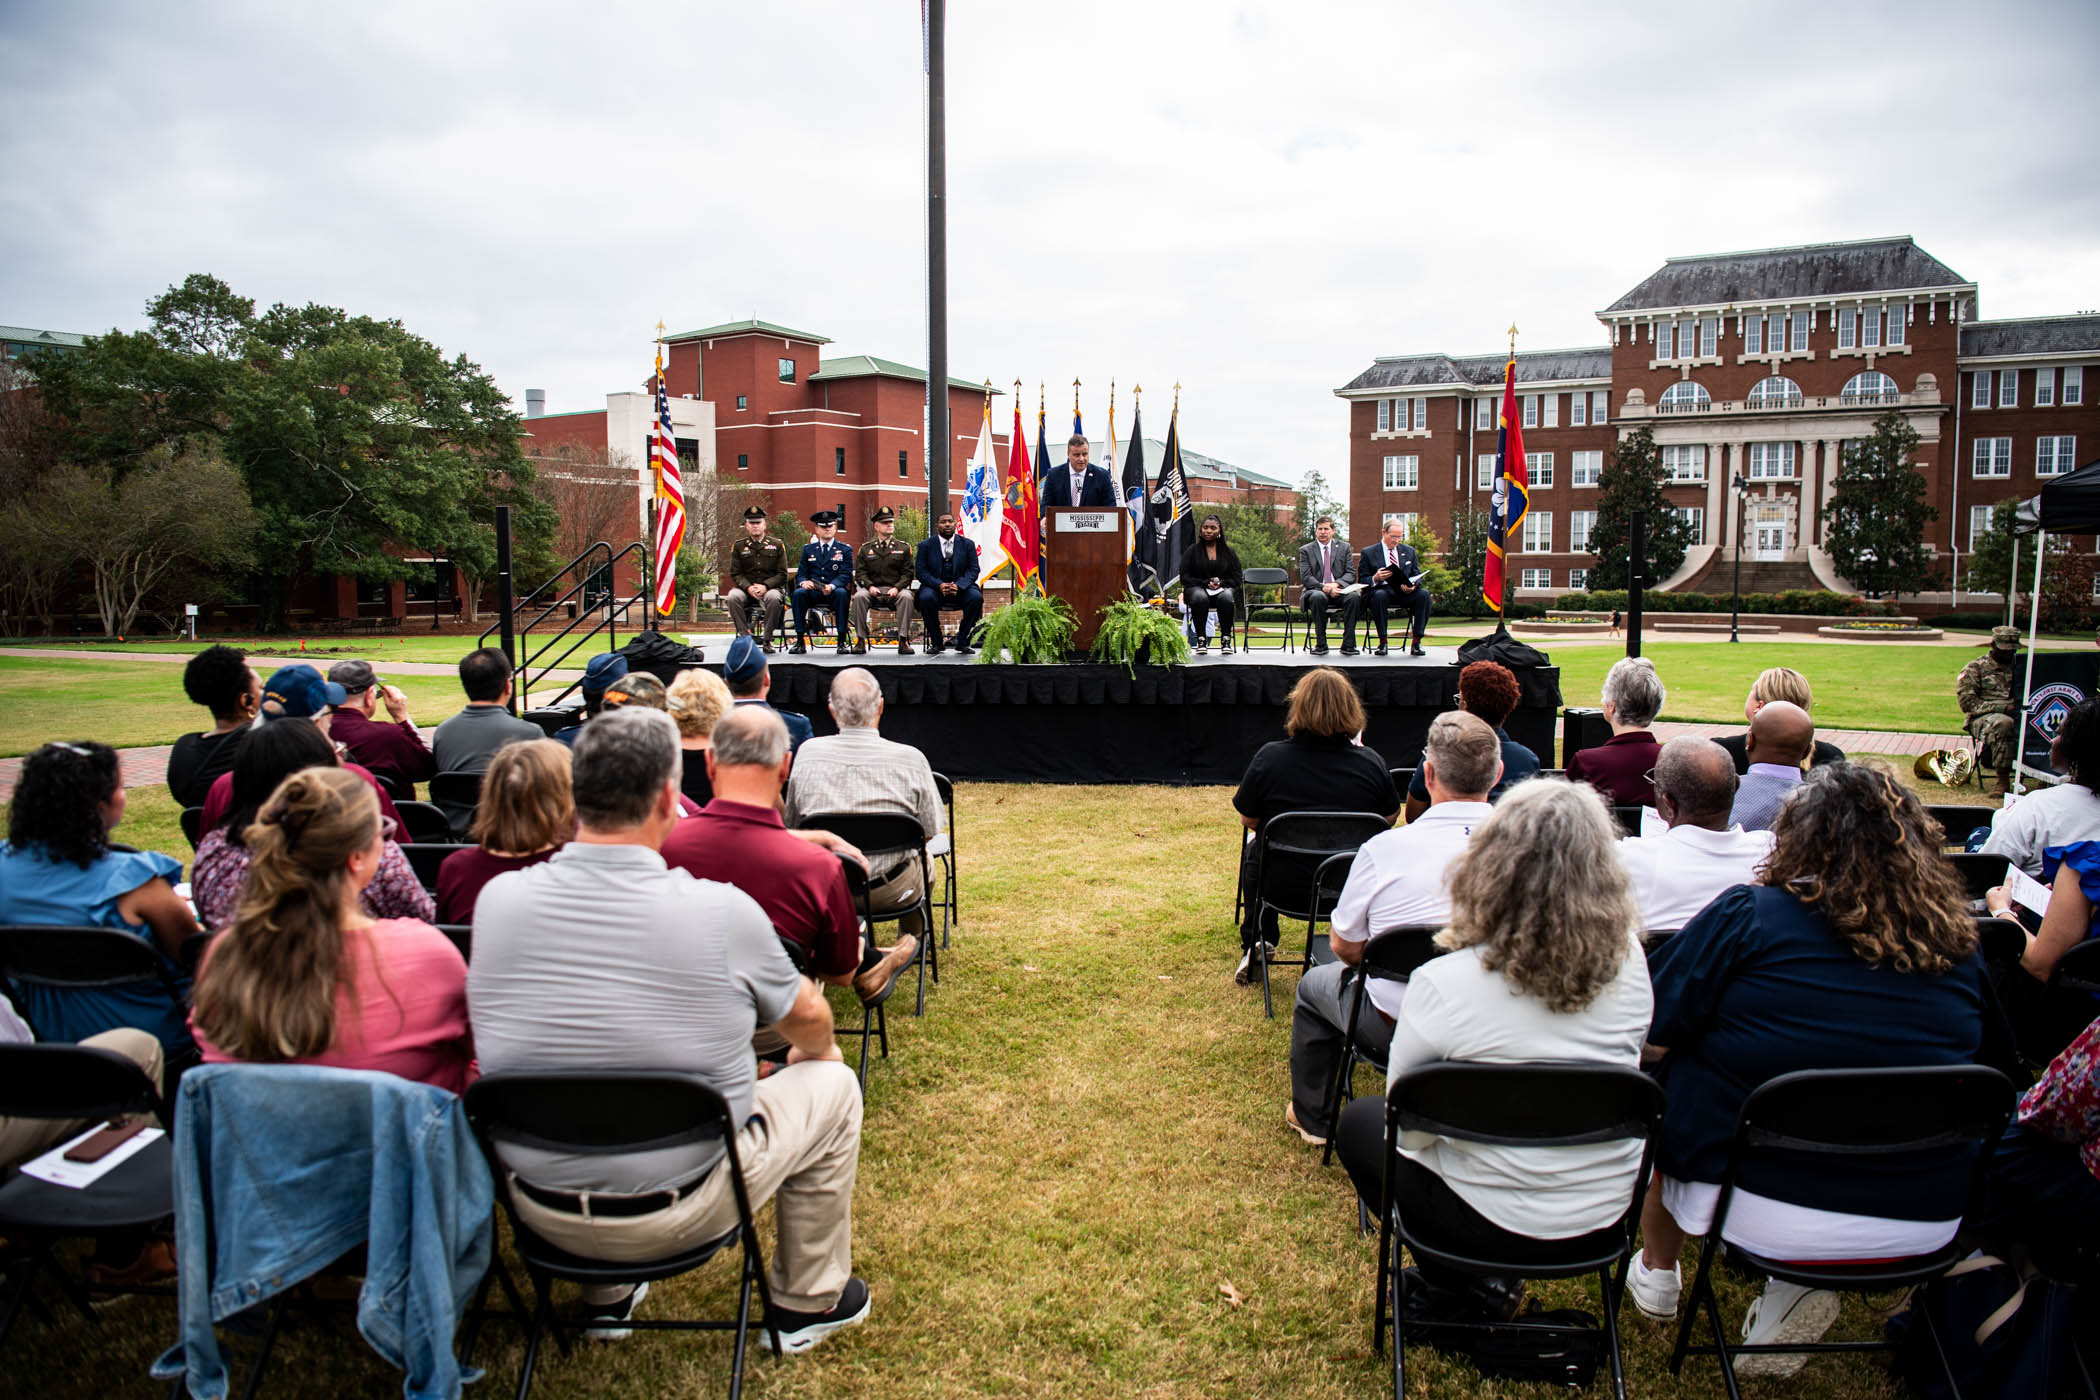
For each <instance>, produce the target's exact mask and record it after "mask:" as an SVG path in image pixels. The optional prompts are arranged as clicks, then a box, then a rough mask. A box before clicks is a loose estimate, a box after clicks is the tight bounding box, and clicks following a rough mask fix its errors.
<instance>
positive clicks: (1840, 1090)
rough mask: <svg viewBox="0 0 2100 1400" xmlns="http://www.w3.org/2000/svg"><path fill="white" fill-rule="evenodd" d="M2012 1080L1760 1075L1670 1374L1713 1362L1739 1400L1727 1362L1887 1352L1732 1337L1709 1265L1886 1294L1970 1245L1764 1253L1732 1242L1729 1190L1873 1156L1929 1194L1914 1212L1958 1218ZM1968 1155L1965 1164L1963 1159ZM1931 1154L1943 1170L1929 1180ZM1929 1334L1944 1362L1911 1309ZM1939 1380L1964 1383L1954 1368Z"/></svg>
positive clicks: (1885, 1345) (1981, 1173) (1969, 1200)
mask: <svg viewBox="0 0 2100 1400" xmlns="http://www.w3.org/2000/svg"><path fill="white" fill-rule="evenodd" d="M2014 1097H2015V1095H2014V1091H2013V1086H2012V1081H2010V1080H2009V1079H2007V1078H2006V1077H2005V1076H2004V1075H2002V1074H2000V1073H1998V1071H1996V1070H1994V1069H1986V1068H1985V1067H1983V1066H1982V1065H1930V1066H1923V1067H1917V1068H1906V1069H1863V1070H1855V1069H1812V1070H1800V1071H1797V1072H1796V1073H1793V1074H1782V1075H1780V1076H1779V1077H1778V1078H1776V1079H1770V1080H1767V1081H1766V1082H1765V1083H1764V1084H1762V1085H1760V1086H1759V1087H1758V1088H1757V1089H1756V1091H1754V1092H1753V1093H1752V1094H1751V1095H1750V1097H1749V1098H1747V1099H1745V1100H1744V1101H1743V1108H1742V1112H1741V1113H1740V1114H1739V1115H1738V1116H1737V1118H1736V1129H1735V1141H1734V1143H1733V1144H1732V1145H1731V1146H1730V1148H1729V1152H1728V1167H1727V1170H1726V1171H1725V1172H1724V1173H1723V1174H1722V1177H1721V1195H1720V1198H1719V1199H1718V1200H1717V1201H1716V1202H1715V1203H1714V1219H1713V1225H1712V1226H1711V1227H1710V1228H1709V1229H1708V1230H1707V1232H1706V1239H1705V1241H1704V1242H1703V1243H1702V1245H1701V1247H1700V1252H1699V1273H1698V1276H1697V1277H1696V1278H1695V1279H1694V1280H1693V1282H1692V1290H1691V1294H1690V1296H1689V1298H1688V1299H1687V1300H1686V1306H1685V1308H1684V1317H1683V1320H1682V1321H1680V1322H1679V1323H1678V1326H1677V1344H1676V1346H1675V1348H1673V1349H1672V1351H1671V1353H1670V1374H1671V1375H1673V1376H1674V1375H1676V1374H1677V1373H1678V1372H1679V1370H1680V1369H1682V1367H1683V1366H1684V1359H1685V1357H1687V1356H1712V1357H1716V1358H1718V1359H1719V1360H1720V1363H1721V1380H1722V1382H1723V1383H1724V1384H1725V1385H1726V1386H1727V1388H1728V1395H1729V1400H1741V1395H1742V1392H1741V1390H1740V1389H1738V1387H1737V1385H1736V1378H1735V1360H1734V1358H1735V1357H1738V1356H1751V1355H1762V1354H1766V1353H1783V1354H1788V1355H1796V1354H1802V1353H1812V1352H1829V1351H1888V1350H1891V1349H1892V1344H1891V1343H1889V1342H1886V1341H1878V1342H1800V1343H1793V1344H1790V1345H1781V1344H1777V1343H1763V1344H1760V1345H1757V1346H1751V1345H1749V1344H1747V1343H1735V1344H1731V1343H1730V1342H1729V1341H1728V1340H1727V1335H1726V1333H1727V1329H1726V1328H1725V1327H1724V1326H1723V1325H1722V1323H1721V1309H1720V1305H1719V1303H1718V1302H1716V1301H1715V1298H1714V1277H1713V1276H1714V1267H1715V1265H1716V1264H1717V1263H1719V1256H1720V1254H1721V1252H1722V1251H1723V1250H1724V1249H1725V1250H1727V1251H1728V1252H1729V1253H1730V1254H1731V1255H1732V1256H1733V1257H1734V1259H1735V1260H1736V1261H1737V1262H1739V1263H1741V1264H1742V1265H1743V1266H1744V1267H1745V1268H1747V1269H1749V1270H1751V1271H1752V1272H1755V1273H1761V1274H1769V1275H1771V1276H1772V1277H1773V1278H1777V1279H1781V1280H1783V1281H1785V1282H1787V1283H1795V1284H1800V1285H1802V1286H1803V1287H1807V1288H1827V1289H1834V1290H1839V1291H1844V1292H1853V1293H1876V1292H1886V1291H1888V1290H1891V1289H1896V1288H1905V1287H1909V1286H1910V1285H1913V1284H1921V1283H1925V1282H1928V1281H1929V1280H1932V1279H1935V1278H1938V1277H1939V1276H1940V1275H1941V1274H1943V1273H1945V1272H1946V1271H1947V1269H1948V1267H1949V1266H1951V1265H1952V1264H1954V1263H1955V1262H1956V1261H1957V1260H1959V1259H1960V1258H1961V1257H1962V1255H1963V1254H1964V1253H1966V1252H1967V1248H1968V1246H1967V1245H1966V1244H1964V1243H1962V1242H1961V1240H1960V1233H1961V1232H1960V1231H1959V1230H1958V1229H1957V1230H1955V1231H1954V1232H1953V1233H1952V1236H1951V1237H1950V1238H1949V1239H1948V1240H1947V1242H1946V1243H1945V1244H1943V1245H1941V1246H1939V1247H1938V1248H1937V1249H1929V1250H1926V1251H1925V1252H1923V1253H1921V1254H1914V1255H1910V1256H1907V1257H1904V1258H1896V1259H1872V1260H1860V1261H1851V1260H1834V1261H1831V1262H1828V1263H1823V1262H1803V1261H1800V1260H1786V1259H1772V1258H1767V1257H1765V1256H1764V1255H1761V1254H1755V1253H1752V1252H1751V1251H1750V1250H1747V1249H1745V1248H1743V1247H1742V1246H1741V1245H1739V1244H1735V1243H1733V1242H1731V1241H1729V1239H1728V1211H1729V1207H1730V1206H1731V1205H1732V1204H1733V1203H1734V1200H1735V1191H1736V1186H1737V1184H1738V1183H1739V1182H1741V1181H1742V1180H1743V1179H1744V1177H1745V1176H1753V1177H1754V1176H1755V1175H1756V1174H1757V1173H1758V1172H1759V1171H1760V1170H1761V1169H1764V1168H1768V1167H1770V1166H1772V1165H1774V1164H1784V1165H1785V1166H1790V1167H1792V1168H1794V1169H1795V1170H1797V1171H1798V1170H1800V1169H1801V1168H1802V1166H1803V1165H1804V1164H1805V1163H1807V1162H1809V1161H1811V1160H1813V1161H1814V1162H1815V1164H1816V1166H1817V1167H1818V1169H1819V1170H1821V1171H1823V1172H1825V1173H1828V1174H1830V1175H1832V1176H1842V1175H1845V1174H1847V1173H1849V1172H1852V1171H1855V1170H1857V1169H1858V1168H1860V1167H1862V1166H1868V1165H1871V1164H1873V1163H1874V1162H1876V1161H1877V1160H1879V1161H1883V1162H1887V1163H1889V1164H1890V1165H1899V1166H1901V1167H1903V1168H1904V1169H1905V1174H1906V1175H1907V1176H1909V1177H1910V1178H1911V1179H1912V1180H1914V1181H1915V1180H1922V1181H1925V1182H1926V1183H1927V1189H1930V1190H1932V1191H1933V1192H1935V1196H1934V1199H1932V1200H1919V1201H1906V1202H1905V1203H1904V1204H1905V1206H1906V1207H1907V1208H1908V1209H1910V1210H1911V1211H1912V1213H1913V1214H1914V1216H1915V1218H1919V1219H1928V1220H1954V1219H1958V1218H1961V1217H1964V1216H1966V1215H1968V1214H1969V1213H1970V1212H1971V1211H1973V1210H1974V1209H1975V1207H1976V1204H1977V1202H1978V1201H1979V1200H1980V1199H1981V1196H1982V1192H1983V1182H1984V1177H1985V1174H1986V1171H1987V1169H1988V1167H1989V1165H1990V1157H1991V1145H1992V1144H1993V1143H1995V1142H1996V1141H1997V1140H1998V1137H1999V1135H2000V1134H2001V1133H2003V1132H2004V1131H2005V1124H2006V1121H2007V1120H2008V1119H2009V1118H2011V1116H2012V1110H2013V1100H2014ZM1964 1159H1967V1160H1964ZM1935 1160H1937V1161H1938V1162H1939V1163H1940V1164H1941V1165H1942V1166H1944V1167H1945V1168H1946V1170H1944V1171H1942V1172H1939V1173H1938V1176H1939V1177H1940V1178H1941V1179H1940V1180H1939V1181H1938V1182H1933V1181H1932V1176H1933V1175H1934V1173H1933V1172H1932V1171H1931V1168H1932V1166H1933V1165H1934V1162H1935ZM1702 1309H1703V1310H1704V1311H1705V1314H1706V1318H1707V1322H1708V1325H1709V1326H1711V1327H1712V1329H1713V1337H1714V1342H1713V1345H1712V1346H1696V1347H1695V1346H1693V1345H1692V1326H1693V1324H1694V1322H1695V1321H1696V1320H1697V1318H1698V1316H1699V1314H1700V1312H1701V1310H1702ZM1916 1316H1918V1317H1919V1318H1920V1319H1922V1321H1923V1325H1924V1327H1925V1329H1926V1334H1927V1335H1928V1336H1930V1337H1931V1338H1932V1343H1933V1348H1934V1350H1935V1352H1937V1354H1938V1355H1939V1358H1940V1363H1941V1366H1942V1368H1943V1369H1946V1365H1947V1356H1946V1351H1945V1348H1944V1346H1943V1345H1942V1344H1941V1341H1940V1337H1939V1334H1938V1333H1937V1332H1936V1331H1935V1330H1934V1329H1933V1325H1932V1318H1931V1315H1930V1311H1929V1310H1928V1309H1922V1308H1921V1309H1918V1310H1916ZM1947 1382H1948V1385H1949V1386H1950V1388H1952V1389H1953V1390H1954V1392H1955V1393H1956V1394H1959V1393H1960V1385H1959V1383H1957V1382H1956V1381H1955V1378H1954V1375H1953V1373H1952V1371H1951V1370H1948V1371H1947Z"/></svg>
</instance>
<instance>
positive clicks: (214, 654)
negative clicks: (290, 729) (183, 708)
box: [168, 647, 262, 807]
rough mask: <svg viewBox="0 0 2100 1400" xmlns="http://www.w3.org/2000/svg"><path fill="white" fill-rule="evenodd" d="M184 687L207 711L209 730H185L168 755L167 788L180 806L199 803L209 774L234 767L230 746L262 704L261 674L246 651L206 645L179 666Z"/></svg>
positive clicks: (206, 789)
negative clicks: (204, 731) (188, 732)
mask: <svg viewBox="0 0 2100 1400" xmlns="http://www.w3.org/2000/svg"><path fill="white" fill-rule="evenodd" d="M182 693H183V694H185V695H187V696H189V697H190V699H191V700H193V701H195V702H196V703H197V704H199V705H202V706H203V707H204V708H205V709H207V710H209V711H211V717H212V723H213V725H214V726H215V727H214V728H213V729H212V731H211V732H210V733H209V734H185V735H183V736H182V737H181V738H179V739H177V740H176V741H175V749H174V751H173V752H172V753H170V754H169V755H168V792H169V794H170V795H172V796H173V797H174V799H175V801H176V802H177V803H179V804H181V805H182V806H184V807H202V806H203V805H204V799H205V797H206V795H207V794H209V793H210V792H211V783H212V779H214V778H216V777H218V776H219V775H220V774H221V773H230V772H232V771H233V751H234V750H235V749H236V748H238V747H240V736H241V734H242V733H243V732H244V731H245V730H246V729H247V728H248V726H249V725H251V724H253V723H255V716H256V715H257V714H258V713H259V712H260V710H261V707H262V677H260V676H258V675H256V674H255V668H254V667H253V666H250V665H249V664H248V658H247V655H246V653H244V652H240V651H237V650H235V649H234V648H232V647H206V648H205V649H204V650H202V651H200V652H198V653H197V654H196V655H195V656H193V657H191V658H190V664H189V665H187V666H185V667H183V668H182Z"/></svg>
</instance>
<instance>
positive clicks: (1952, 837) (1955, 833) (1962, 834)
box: [1925, 802, 1998, 849]
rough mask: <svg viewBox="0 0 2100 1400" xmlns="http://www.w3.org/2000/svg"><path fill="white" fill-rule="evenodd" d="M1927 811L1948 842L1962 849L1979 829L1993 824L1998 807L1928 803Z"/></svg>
mask: <svg viewBox="0 0 2100 1400" xmlns="http://www.w3.org/2000/svg"><path fill="white" fill-rule="evenodd" d="M1925 811H1926V813H1927V814H1928V815H1929V816H1931V818H1932V819H1933V820H1934V821H1936V822H1938V823H1939V824H1940V830H1941V832H1942V833H1944V834H1945V836H1946V844H1948V845H1949V846H1952V847H1955V848H1956V849H1960V848H1961V847H1962V846H1963V845H1965V844H1966V843H1967V842H1968V839H1969V837H1970V836H1971V835H1973V834H1974V833H1975V832H1976V831H1977V830H1978V829H1980V828H1982V827H1987V826H1989V825H1990V824H1991V818H1993V817H1995V816H1997V815H1998V809H1997V808H1996V807H1968V806H1963V805H1960V804H1956V803H1947V802H1934V803H1928V804H1927V805H1926V808H1925Z"/></svg>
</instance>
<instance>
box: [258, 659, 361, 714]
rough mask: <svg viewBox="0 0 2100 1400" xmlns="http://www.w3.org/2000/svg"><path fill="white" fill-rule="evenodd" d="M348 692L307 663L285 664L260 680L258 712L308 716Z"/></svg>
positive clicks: (336, 700) (339, 702) (341, 701)
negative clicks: (323, 677) (260, 695)
mask: <svg viewBox="0 0 2100 1400" xmlns="http://www.w3.org/2000/svg"><path fill="white" fill-rule="evenodd" d="M349 698H350V697H349V694H348V693H347V692H346V691H345V690H344V689H343V688H342V687H341V686H339V685H337V684H336V683H335V682H334V681H331V680H324V679H322V677H321V673H320V672H319V671H317V670H315V669H314V668H313V667H311V666H287V667H285V668H284V669H283V670H281V671H279V672H278V673H277V674H276V675H274V676H272V677H270V678H269V679H268V680H266V681H264V682H263V698H262V712H263V713H264V714H265V715H267V716H269V717H270V718H271V719H312V718H313V717H314V716H315V715H317V714H319V713H321V711H323V710H325V709H327V708H328V707H329V706H330V705H340V704H342V703H343V701H345V700H347V699H349Z"/></svg>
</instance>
